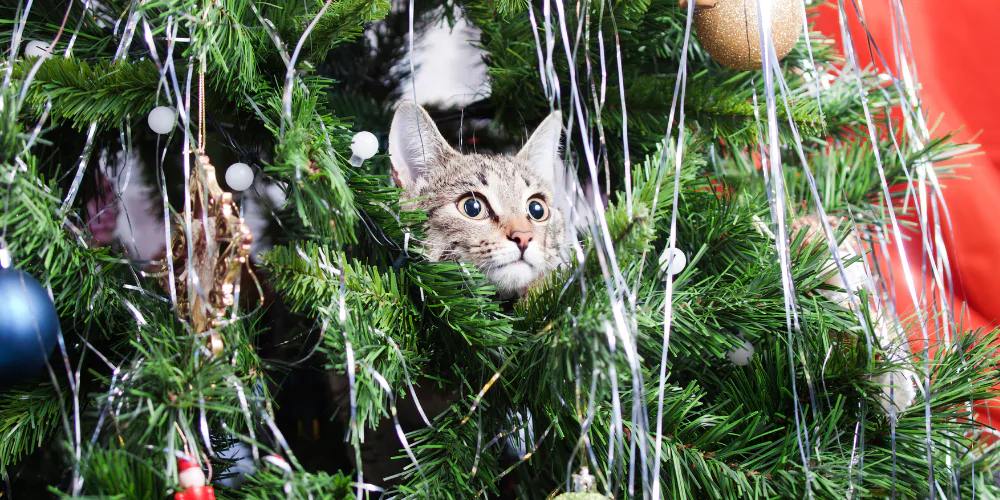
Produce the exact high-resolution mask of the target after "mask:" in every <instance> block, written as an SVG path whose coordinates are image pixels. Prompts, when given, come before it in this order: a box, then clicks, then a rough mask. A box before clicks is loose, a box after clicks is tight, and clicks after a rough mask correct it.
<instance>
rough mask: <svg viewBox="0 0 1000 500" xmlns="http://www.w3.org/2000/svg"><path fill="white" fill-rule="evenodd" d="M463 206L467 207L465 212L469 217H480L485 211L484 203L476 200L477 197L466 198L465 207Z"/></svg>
mask: <svg viewBox="0 0 1000 500" xmlns="http://www.w3.org/2000/svg"><path fill="white" fill-rule="evenodd" d="M463 208H464V209H465V213H466V214H467V215H468V216H469V217H478V216H479V214H480V213H482V211H483V205H482V204H481V203H479V201H478V200H476V199H475V198H469V199H468V200H465V207H463Z"/></svg>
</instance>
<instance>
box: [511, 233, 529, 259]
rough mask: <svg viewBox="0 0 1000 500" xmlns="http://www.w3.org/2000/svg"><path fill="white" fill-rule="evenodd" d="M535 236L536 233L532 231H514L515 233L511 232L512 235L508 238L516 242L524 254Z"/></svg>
mask: <svg viewBox="0 0 1000 500" xmlns="http://www.w3.org/2000/svg"><path fill="white" fill-rule="evenodd" d="M534 237H535V233H532V232H530V231H514V232H513V233H510V236H508V237H507V239H508V240H510V241H513V242H514V244H516V245H517V248H519V249H521V253H522V254H523V253H524V251H525V250H526V249H527V248H528V243H531V240H532V239H533V238H534Z"/></svg>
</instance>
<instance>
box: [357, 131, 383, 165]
mask: <svg viewBox="0 0 1000 500" xmlns="http://www.w3.org/2000/svg"><path fill="white" fill-rule="evenodd" d="M351 153H352V155H353V156H351V164H352V165H354V166H355V167H360V166H361V163H362V162H364V161H365V160H367V159H369V158H371V157H372V156H375V153H378V138H377V137H375V134H373V133H371V132H367V131H362V132H358V133H357V134H354V138H353V139H351Z"/></svg>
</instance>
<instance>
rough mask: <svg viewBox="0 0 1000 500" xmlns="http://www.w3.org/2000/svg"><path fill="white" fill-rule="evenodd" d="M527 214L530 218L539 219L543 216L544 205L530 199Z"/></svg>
mask: <svg viewBox="0 0 1000 500" xmlns="http://www.w3.org/2000/svg"><path fill="white" fill-rule="evenodd" d="M528 215H530V216H531V218H532V219H541V218H542V217H544V216H545V207H543V206H542V204H541V203H539V202H537V201H532V202H531V203H528Z"/></svg>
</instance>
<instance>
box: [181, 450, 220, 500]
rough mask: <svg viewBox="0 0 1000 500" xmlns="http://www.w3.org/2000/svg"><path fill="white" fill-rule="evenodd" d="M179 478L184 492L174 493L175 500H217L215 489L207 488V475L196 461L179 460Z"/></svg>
mask: <svg viewBox="0 0 1000 500" xmlns="http://www.w3.org/2000/svg"><path fill="white" fill-rule="evenodd" d="M177 477H178V483H179V484H180V487H181V488H182V489H184V491H178V492H177V493H174V500H215V488H212V487H211V486H205V473H204V472H202V470H201V466H200V465H198V462H195V461H194V459H192V458H190V457H188V458H178V459H177Z"/></svg>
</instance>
